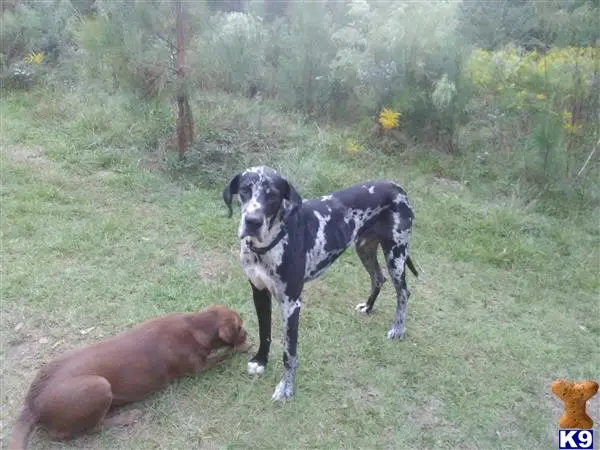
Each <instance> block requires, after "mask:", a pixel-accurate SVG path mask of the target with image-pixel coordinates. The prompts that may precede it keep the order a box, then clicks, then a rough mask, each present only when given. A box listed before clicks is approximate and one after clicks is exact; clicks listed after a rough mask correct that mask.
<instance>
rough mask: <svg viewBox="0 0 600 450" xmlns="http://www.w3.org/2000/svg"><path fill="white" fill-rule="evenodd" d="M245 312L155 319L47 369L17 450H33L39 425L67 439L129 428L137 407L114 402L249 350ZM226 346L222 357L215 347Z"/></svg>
mask: <svg viewBox="0 0 600 450" xmlns="http://www.w3.org/2000/svg"><path fill="white" fill-rule="evenodd" d="M245 342H246V331H245V330H244V328H243V324H242V319H241V318H240V316H239V314H238V313H236V312H235V311H232V310H231V309H229V308H226V307H224V306H212V307H209V308H206V309H203V310H201V311H200V312H196V313H181V314H169V315H167V316H163V317H158V318H154V319H150V320H147V321H145V322H143V323H142V324H140V325H138V326H137V327H135V328H132V329H131V330H128V331H126V332H124V333H121V334H119V335H117V336H115V337H112V338H110V339H106V340H104V341H101V342H98V343H96V344H93V345H90V346H88V347H83V348H79V349H75V350H71V351H68V352H66V353H65V354H63V355H61V356H59V357H58V358H56V359H54V360H53V361H51V362H50V363H48V364H47V365H46V366H44V367H43V368H42V369H41V370H40V371H39V373H38V374H37V376H36V377H35V379H34V380H33V383H32V384H31V387H30V388H29V392H28V393H27V396H26V398H25V405H24V407H23V410H22V411H21V414H20V416H19V418H18V419H17V421H16V423H15V425H14V428H13V433H12V437H11V442H10V444H9V447H8V448H9V449H10V450H17V449H19V450H21V449H24V448H25V445H26V443H27V438H28V436H29V434H30V433H31V431H32V430H33V428H34V426H36V425H38V424H39V425H44V426H45V427H46V428H47V429H48V431H49V432H50V434H51V436H53V437H54V438H57V439H67V438H71V437H73V436H74V435H75V434H77V433H79V432H82V431H92V430H97V429H101V428H106V427H111V426H116V425H127V424H129V423H132V422H134V421H135V420H136V419H137V418H138V417H139V411H130V412H128V413H121V414H117V415H113V416H111V417H106V413H107V412H108V411H109V409H111V407H114V406H119V405H123V404H125V403H129V402H134V401H137V400H141V399H143V398H144V397H146V396H148V395H149V394H151V393H153V392H156V391H157V390H159V389H161V388H162V387H164V386H165V385H166V384H168V383H169V382H171V381H172V380H174V379H175V378H177V377H180V376H183V375H188V374H192V373H195V372H200V371H203V370H206V369H208V368H210V367H213V366H215V365H216V364H218V363H220V362H221V361H223V359H224V358H225V357H227V356H229V355H231V354H232V353H234V352H235V351H239V350H241V351H243V350H247V348H243V347H244V344H245ZM221 347H226V349H225V351H224V352H221V353H220V354H213V355H210V353H211V351H212V350H216V349H218V348H221Z"/></svg>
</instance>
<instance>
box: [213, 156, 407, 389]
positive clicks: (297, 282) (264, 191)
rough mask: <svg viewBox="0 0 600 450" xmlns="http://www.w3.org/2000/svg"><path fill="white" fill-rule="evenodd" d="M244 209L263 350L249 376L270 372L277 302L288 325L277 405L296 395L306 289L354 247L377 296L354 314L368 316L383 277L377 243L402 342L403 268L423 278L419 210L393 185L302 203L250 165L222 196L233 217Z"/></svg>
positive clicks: (245, 258)
mask: <svg viewBox="0 0 600 450" xmlns="http://www.w3.org/2000/svg"><path fill="white" fill-rule="evenodd" d="M234 198H237V199H238V200H239V203H240V207H241V212H242V214H241V220H240V225H239V229H238V235H239V238H240V240H241V251H240V260H241V264H242V268H243V269H244V272H245V274H246V277H247V278H248V280H249V281H250V285H251V286H252V294H253V298H254V306H255V308H256V314H257V316H258V326H259V338H260V344H259V348H258V351H257V353H256V355H254V357H253V358H252V359H251V360H250V361H249V362H248V372H249V373H256V374H258V373H262V372H264V370H265V367H266V365H267V361H268V358H269V351H270V347H271V297H272V296H274V297H275V299H276V300H277V302H278V303H279V307H280V311H281V315H282V320H283V333H284V336H283V338H284V339H283V347H284V351H283V364H284V367H285V370H284V373H283V377H282V378H281V381H280V382H279V384H278V385H277V387H276V389H275V392H274V393H273V400H286V399H289V398H291V397H292V396H293V395H294V391H295V384H296V383H295V379H296V368H297V367H298V356H297V352H296V348H297V344H298V319H299V316H300V308H301V306H302V289H303V286H304V283H306V282H308V281H310V280H314V279H315V278H318V277H319V276H321V275H322V274H323V273H325V271H326V270H327V269H328V268H329V267H330V266H331V264H332V263H333V262H334V261H335V260H336V259H337V258H338V257H339V256H340V255H341V254H342V253H343V252H344V251H345V250H346V249H347V248H348V247H350V246H351V245H356V252H357V253H358V256H359V258H360V260H361V261H362V264H363V265H364V267H365V269H366V270H367V272H368V273H369V276H370V278H371V293H370V295H369V297H368V299H367V300H366V301H365V302H364V303H359V304H358V305H357V306H356V309H357V310H359V311H360V312H361V313H364V314H368V313H370V312H371V310H372V309H373V305H374V304H375V300H376V299H377V296H378V295H379V291H380V290H381V287H382V285H383V283H384V282H385V277H384V275H383V273H382V270H381V267H380V266H379V262H378V261H377V250H378V247H379V245H381V247H382V249H383V253H384V256H385V261H386V263H387V267H388V271H389V274H390V277H391V279H392V282H393V284H394V287H395V288H396V293H397V296H398V302H397V306H396V315H395V318H394V321H393V323H392V326H391V328H390V329H389V331H388V333H387V337H388V338H390V339H401V338H402V337H403V336H404V323H405V316H406V304H407V302H408V297H409V296H410V292H409V290H408V288H407V286H406V276H405V267H408V268H409V269H410V270H411V271H412V272H413V274H414V275H415V276H418V273H417V270H416V269H415V267H414V265H413V262H412V261H411V259H410V257H409V256H408V244H409V238H410V234H411V229H412V222H413V217H414V213H413V209H412V207H411V204H410V202H409V200H408V197H407V195H406V192H404V190H403V189H402V188H401V187H400V186H399V185H397V184H395V183H393V182H390V181H368V182H365V183H362V184H357V185H354V186H351V187H349V188H347V189H344V190H341V191H337V192H333V193H331V194H329V195H326V196H324V197H321V198H320V199H315V200H303V199H302V197H301V196H300V194H299V193H298V191H297V190H296V189H295V188H294V187H293V186H292V184H291V183H289V182H288V181H287V180H286V179H285V178H284V177H283V176H281V175H280V174H279V173H278V172H276V171H275V170H274V169H272V168H270V167H266V166H258V167H251V168H249V169H246V170H245V171H243V172H241V173H239V174H237V175H235V176H234V177H233V178H232V179H231V180H230V182H229V183H228V184H227V186H225V189H224V190H223V200H224V201H225V203H226V205H227V207H228V210H229V217H231V216H232V213H233V210H232V207H231V204H232V200H233V199H234Z"/></svg>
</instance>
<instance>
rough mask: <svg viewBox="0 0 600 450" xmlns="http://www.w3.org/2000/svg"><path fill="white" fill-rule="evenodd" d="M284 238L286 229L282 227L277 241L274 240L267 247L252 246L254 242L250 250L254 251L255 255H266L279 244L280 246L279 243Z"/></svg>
mask: <svg viewBox="0 0 600 450" xmlns="http://www.w3.org/2000/svg"><path fill="white" fill-rule="evenodd" d="M284 236H285V227H284V226H282V227H281V230H279V233H277V236H275V239H273V240H272V241H271V243H270V244H269V245H267V246H266V247H255V246H254V245H253V244H252V242H249V243H248V248H249V249H250V250H252V251H253V252H254V253H256V254H257V255H264V254H265V253H267V252H268V251H269V250H271V249H272V248H273V247H275V246H276V245H277V244H279V241H281V240H282V239H283V237H284Z"/></svg>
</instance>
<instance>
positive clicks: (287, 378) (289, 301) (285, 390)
mask: <svg viewBox="0 0 600 450" xmlns="http://www.w3.org/2000/svg"><path fill="white" fill-rule="evenodd" d="M278 300H279V299H278ZM279 307H280V309H281V317H282V320H283V365H284V367H285V369H284V372H283V377H281V381H280V382H279V384H278V385H277V387H276V388H275V392H274V393H273V397H272V398H273V400H287V399H289V398H291V397H293V396H294V390H295V387H296V368H297V367H298V353H297V348H298V321H299V319H300V308H301V307H302V300H301V299H300V297H297V298H292V297H287V296H283V298H282V299H281V300H279Z"/></svg>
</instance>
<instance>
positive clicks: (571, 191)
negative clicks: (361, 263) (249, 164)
mask: <svg viewBox="0 0 600 450" xmlns="http://www.w3.org/2000/svg"><path fill="white" fill-rule="evenodd" d="M598 9H599V7H598V2H597V1H580V0H552V1H547V2H535V1H531V0H502V1H497V2H483V1H481V2H479V1H469V2H446V1H433V0H431V1H422V2H408V1H407V2H404V1H397V2H370V1H367V0H347V1H344V2H340V1H327V0H320V1H314V2H292V1H288V2H286V1H280V2H271V1H267V0H243V1H242V0H228V1H226V2H216V1H208V2H189V3H187V4H186V30H185V35H186V46H187V54H186V58H187V59H186V64H187V66H188V70H187V74H188V80H189V83H190V84H191V86H192V87H193V89H196V90H203V91H207V90H222V91H226V92H230V93H238V94H240V95H245V96H248V97H251V98H255V97H256V98H257V102H258V106H257V111H258V112H257V114H258V116H262V115H263V114H264V110H265V107H264V104H265V103H264V102H265V101H267V100H268V101H269V102H270V104H271V105H277V106H278V107H281V108H283V109H284V110H288V111H296V112H299V113H301V114H302V115H303V117H305V118H310V119H312V120H316V121H317V123H319V124H321V125H323V124H325V123H330V124H336V125H337V126H339V127H349V128H350V130H351V131H349V135H348V139H347V140H346V141H345V142H346V144H345V145H346V147H347V150H348V153H351V154H352V153H357V152H359V151H370V152H385V153H388V154H400V153H402V152H405V153H406V151H407V149H410V151H409V153H408V154H407V157H410V158H414V159H415V160H417V162H418V163H419V164H422V165H424V166H430V169H431V170H434V171H438V172H440V175H443V176H446V177H449V178H455V179H457V180H459V181H461V182H465V183H471V185H472V186H482V187H483V186H487V187H486V189H491V191H492V192H493V193H495V194H508V195H515V193H517V195H519V196H520V197H522V199H523V201H524V202H525V204H528V203H530V202H541V203H542V204H543V205H545V206H544V207H547V208H549V210H552V211H555V212H557V211H561V210H564V206H565V205H568V206H569V208H573V207H574V206H576V207H577V208H579V209H581V210H585V209H589V208H590V207H597V206H598V202H599V200H600V198H599V195H598V185H597V182H596V180H597V179H598V175H599V169H598V166H599V165H598V152H597V151H594V148H595V146H596V144H597V142H598V139H599V137H600V125H599V124H600V120H599V119H600V106H599V105H600V53H599V50H598V42H599V31H598V30H600V21H599V20H600V19H599V17H600V13H599V11H598ZM2 11H3V12H2V31H1V34H2V35H1V42H2V43H1V46H0V50H1V59H0V62H1V64H2V83H3V88H5V89H22V88H28V89H30V88H32V87H33V86H36V85H39V86H46V87H53V86H54V87H56V86H63V85H65V84H67V85H69V86H71V87H73V86H79V87H81V86H88V87H89V86H91V85H94V86H100V87H101V89H103V90H104V91H106V92H112V93H116V92H121V93H130V94H133V95H136V96H137V97H139V98H141V99H143V100H144V101H159V102H162V103H164V104H165V105H168V104H169V102H170V101H171V99H172V96H173V92H174V91H173V87H174V84H175V72H174V26H175V23H174V15H173V10H172V2H171V1H169V0H152V1H139V0H135V1H127V0H118V1H110V2H109V1H101V0H97V1H91V0H78V1H75V0H72V1H69V0H48V1H42V2H40V1H25V0H23V1H17V0H13V1H3V2H2ZM32 52H33V53H34V54H37V55H43V60H41V61H40V59H39V58H38V59H37V60H33V59H32V58H31V57H28V55H30V54H32ZM165 107H166V106H165ZM384 108H389V109H390V110H392V111H394V112H397V113H399V114H401V119H400V121H399V124H398V127H396V128H395V129H394V130H385V129H381V128H380V127H379V126H377V123H378V122H377V118H378V115H379V114H380V113H381V112H382V111H383V109H384ZM166 116H167V117H168V115H166ZM261 124H262V119H260V120H259V123H258V126H259V127H260V126H261ZM162 129H166V130H169V129H170V128H169V126H168V125H167V124H165V125H164V126H163V127H162ZM206 132H207V130H199V136H206ZM165 137H166V136H165ZM199 139H202V138H201V137H200V138H199ZM199 145H200V146H202V142H200V143H199ZM590 155H591V158H588V157H589V156H590ZM588 159H589V161H588ZM586 161H588V163H587V164H585V162H586ZM199 162H200V163H201V161H200V160H199ZM584 165H585V167H584ZM582 167H584V170H583V171H582V170H581V168H582ZM204 169H206V167H205V168H204ZM208 171H210V168H209V169H208ZM550 200H551V203H552V205H549V204H547V203H548V201H550ZM557 202H558V203H557ZM557 205H558V206H557Z"/></svg>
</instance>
